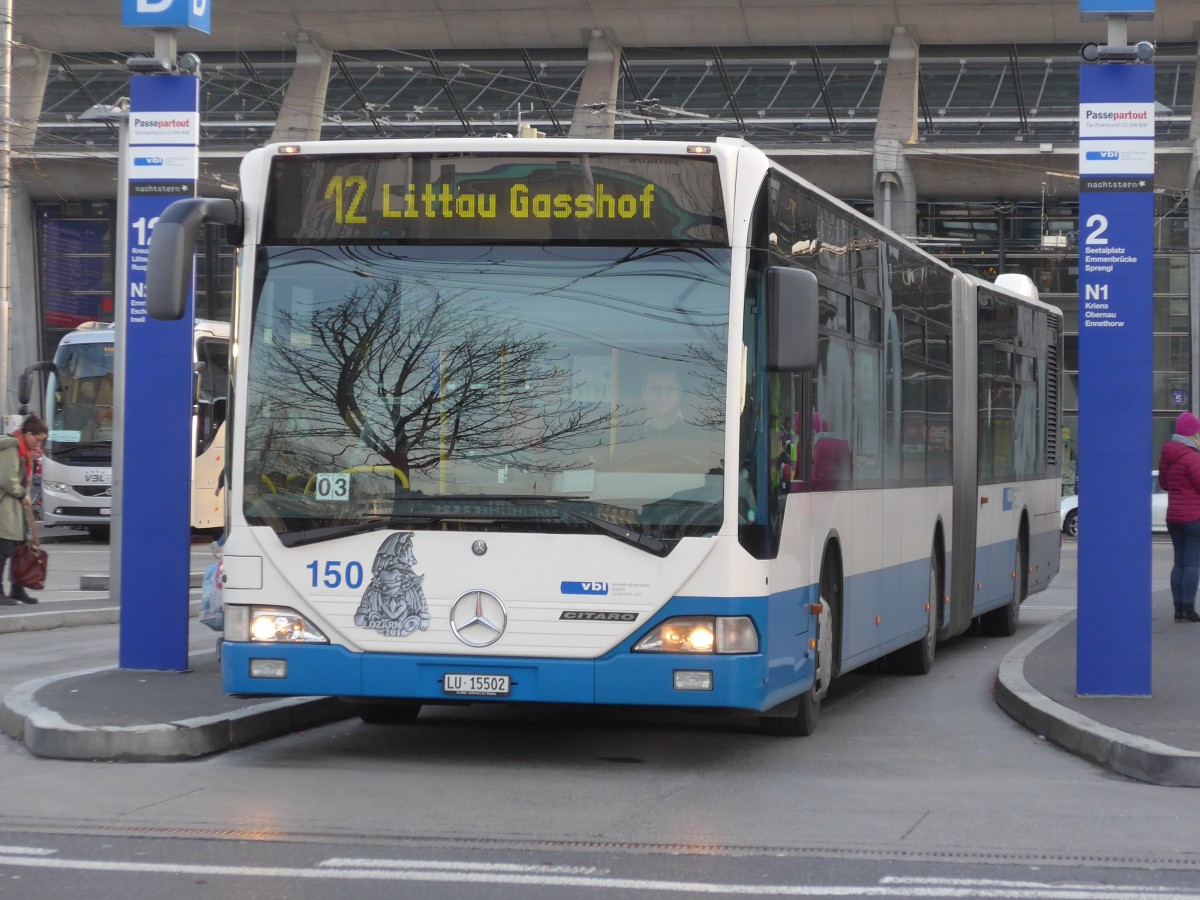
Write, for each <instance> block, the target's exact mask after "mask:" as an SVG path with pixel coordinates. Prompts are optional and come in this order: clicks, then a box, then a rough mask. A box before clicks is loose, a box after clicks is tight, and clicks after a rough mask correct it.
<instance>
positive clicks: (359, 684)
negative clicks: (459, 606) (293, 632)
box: [221, 642, 811, 711]
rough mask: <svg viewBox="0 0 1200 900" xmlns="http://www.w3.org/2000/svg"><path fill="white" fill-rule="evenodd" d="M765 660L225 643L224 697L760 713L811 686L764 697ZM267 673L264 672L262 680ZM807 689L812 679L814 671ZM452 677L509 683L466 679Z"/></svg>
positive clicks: (794, 685)
mask: <svg viewBox="0 0 1200 900" xmlns="http://www.w3.org/2000/svg"><path fill="white" fill-rule="evenodd" d="M766 672H767V664H766V661H765V658H764V656H763V655H762V654H742V655H715V654H714V655H709V654H703V655H702V654H689V655H682V654H667V653H630V652H619V653H614V654H610V655H608V656H606V657H602V658H600V659H586V660H579V659H552V658H537V659H533V658H520V659H516V658H508V657H489V658H480V657H470V658H464V657H461V656H418V655H405V654H385V653H356V652H352V651H350V650H347V649H345V648H344V647H338V646H333V645H327V644H307V645H304V644H299V645H298V644H274V643H239V642H225V643H224V644H223V646H222V654H221V674H222V678H223V681H224V687H225V690H226V692H227V693H230V694H240V695H272V696H275V695H278V696H305V695H332V696H341V697H370V698H388V699H397V700H414V701H418V702H421V703H437V702H461V701H469V702H517V703H579V704H603V705H637V706H677V707H694V708H711V709H716V708H728V709H745V710H756V711H763V710H766V709H769V708H770V707H772V706H774V705H776V704H777V703H780V702H782V701H783V700H785V699H787V697H788V696H794V695H795V694H796V693H799V691H800V690H801V689H804V688H805V687H807V685H804V684H797V683H796V682H792V683H791V684H789V685H787V686H786V687H784V686H780V687H778V688H776V689H775V690H774V691H768V690H767V687H766V685H767V677H766ZM264 673H265V674H264ZM806 674H807V679H805V680H807V681H811V672H808V673H806ZM447 675H451V676H507V680H506V681H505V680H504V679H503V678H501V679H494V678H477V679H469V681H468V679H464V678H461V677H455V678H451V679H447V677H446V676H447ZM497 682H499V683H500V684H506V685H507V693H505V694H464V693H455V692H453V691H452V690H451V689H450V688H449V685H450V684H456V685H460V686H461V685H463V684H464V683H477V684H482V685H484V686H485V689H486V688H487V687H490V686H494V685H495V684H496V683H497Z"/></svg>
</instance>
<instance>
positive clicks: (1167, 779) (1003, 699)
mask: <svg viewBox="0 0 1200 900" xmlns="http://www.w3.org/2000/svg"><path fill="white" fill-rule="evenodd" d="M1074 621H1075V616H1074V615H1073V614H1068V615H1066V616H1064V617H1063V618H1062V619H1060V620H1059V621H1057V622H1054V623H1052V624H1050V625H1047V626H1046V627H1045V628H1043V629H1042V630H1041V631H1039V632H1038V633H1037V634H1035V635H1034V636H1033V637H1031V638H1029V639H1028V640H1027V641H1025V642H1024V643H1022V644H1020V645H1019V646H1018V647H1016V648H1015V649H1014V650H1012V651H1011V652H1010V653H1009V654H1008V655H1007V656H1005V657H1004V659H1003V661H1002V662H1001V663H1000V673H999V675H998V676H997V678H996V704H997V705H998V706H999V707H1000V708H1001V709H1002V710H1004V711H1005V712H1006V713H1008V715H1009V716H1011V717H1012V718H1013V719H1015V720H1016V721H1017V722H1018V723H1020V724H1021V725H1023V726H1025V727H1026V728H1028V729H1029V730H1030V731H1032V732H1034V733H1035V734H1038V735H1040V736H1042V737H1045V738H1046V739H1047V740H1049V741H1051V742H1052V743H1054V744H1056V745H1058V746H1059V747H1061V748H1062V749H1064V750H1066V751H1068V752H1070V753H1074V754H1075V755H1076V756H1081V757H1083V758H1084V759H1086V760H1089V761H1090V762H1093V763H1096V764H1097V765H1101V766H1104V767H1105V768H1107V769H1111V770H1112V771H1114V772H1116V773H1118V774H1120V775H1125V776H1127V777H1129V778H1134V779H1136V780H1138V781H1144V782H1147V783H1149V784H1158V785H1163V786H1166V787H1200V753H1196V752H1194V751H1191V750H1181V749H1179V748H1178V747H1171V746H1169V745H1167V744H1163V743H1160V742H1158V741H1155V740H1151V739H1150V738H1145V737H1141V736H1139V735H1135V734H1129V733H1128V732H1125V731H1121V730H1119V729H1117V728H1111V727H1109V726H1108V725H1103V724H1101V723H1100V722H1097V721H1096V720H1095V719H1092V718H1089V717H1088V716H1085V715H1083V713H1079V712H1076V711H1075V710H1073V709H1068V708H1067V707H1065V706H1063V705H1062V704H1060V703H1056V702H1054V701H1053V700H1051V699H1050V698H1049V697H1047V696H1046V695H1044V694H1042V693H1041V692H1039V691H1038V690H1036V689H1035V688H1034V687H1033V686H1032V685H1030V684H1029V682H1028V681H1026V680H1025V659H1026V658H1027V657H1028V656H1029V654H1030V653H1032V652H1033V651H1034V650H1036V649H1037V648H1038V647H1039V646H1040V645H1041V644H1042V643H1043V642H1044V641H1047V640H1049V639H1050V638H1052V637H1054V635H1056V634H1058V632H1059V631H1061V630H1062V629H1063V628H1065V627H1067V626H1068V625H1070V624H1072V623H1073V622H1074Z"/></svg>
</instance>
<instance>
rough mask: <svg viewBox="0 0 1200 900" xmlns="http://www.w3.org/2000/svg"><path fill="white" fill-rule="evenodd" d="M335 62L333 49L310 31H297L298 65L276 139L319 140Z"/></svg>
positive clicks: (273, 138) (279, 119)
mask: <svg viewBox="0 0 1200 900" xmlns="http://www.w3.org/2000/svg"><path fill="white" fill-rule="evenodd" d="M332 64H333V53H331V52H330V51H329V50H326V49H325V48H324V47H322V46H320V45H319V44H317V43H316V42H315V41H314V40H313V39H312V37H311V36H310V35H308V34H307V33H306V32H303V31H302V32H300V33H299V34H297V35H296V66H295V68H294V69H292V77H291V79H290V80H289V81H288V88H287V94H285V95H284V98H283V105H282V106H281V107H280V109H279V118H278V119H276V120H275V130H274V131H273V132H271V140H272V141H284V142H291V141H315V140H318V139H319V138H320V137H321V123H322V121H323V120H324V118H325V94H326V92H327V91H328V90H329V69H330V66H332Z"/></svg>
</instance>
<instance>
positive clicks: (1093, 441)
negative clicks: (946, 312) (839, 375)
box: [1076, 2, 1154, 696]
mask: <svg viewBox="0 0 1200 900" xmlns="http://www.w3.org/2000/svg"><path fill="white" fill-rule="evenodd" d="M1093 5H1095V4H1094V3H1093ZM1108 5H1109V6H1112V5H1114V4H1111V3H1110V4H1108ZM1115 5H1118V6H1124V7H1129V6H1133V5H1137V4H1133V3H1129V2H1126V3H1123V4H1115ZM1152 9H1153V7H1152V6H1151V10H1152ZM1085 12H1086V8H1085ZM1079 76H1080V77H1079V99H1080V105H1079V137H1080V140H1079V177H1080V182H1079V485H1080V487H1079V496H1080V507H1081V509H1082V510H1085V512H1084V513H1083V515H1084V516H1085V517H1086V518H1085V519H1084V521H1085V522H1086V527H1085V528H1084V529H1082V530H1081V531H1080V536H1079V588H1078V604H1079V621H1078V631H1077V656H1076V659H1077V663H1076V689H1077V691H1078V693H1080V694H1089V695H1113V696H1148V695H1149V694H1150V692H1151V685H1150V471H1151V453H1152V448H1151V411H1152V408H1153V382H1152V371H1153V365H1152V363H1153V342H1152V332H1153V327H1152V325H1153V315H1152V314H1153V301H1154V294H1153V282H1154V67H1153V66H1150V65H1138V64H1131V63H1118V64H1107V65H1085V66H1082V67H1081V69H1080V73H1079Z"/></svg>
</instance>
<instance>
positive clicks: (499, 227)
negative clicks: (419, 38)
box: [262, 153, 728, 246]
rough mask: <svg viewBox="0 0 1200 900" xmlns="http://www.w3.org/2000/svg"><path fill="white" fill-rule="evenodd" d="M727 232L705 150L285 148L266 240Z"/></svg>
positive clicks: (669, 236) (712, 236)
mask: <svg viewBox="0 0 1200 900" xmlns="http://www.w3.org/2000/svg"><path fill="white" fill-rule="evenodd" d="M542 242H568V243H587V244H638V245H647V244H650V245H671V246H674V245H679V244H708V245H724V244H727V243H728V233H727V230H726V222H725V210H724V203H723V200H722V196H721V180H720V171H719V167H718V165H717V161H716V159H715V158H714V157H711V156H651V155H635V154H620V155H618V154H611V155H610V154H584V153H579V154H564V153H555V154H519V155H514V154H483V153H480V154H473V153H472V154H466V153H446V154H416V153H397V154H370V155H364V154H357V155H329V154H320V155H317V154H312V155H304V154H296V155H283V154H281V155H280V156H278V157H277V158H276V159H274V160H273V161H272V166H271V175H270V183H269V186H268V192H267V204H266V210H265V217H264V226H263V237H262V243H264V244H268V245H289V244H293V245H312V244H404V243H438V244H445V243H485V244H499V243H521V244H526V243H542Z"/></svg>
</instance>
